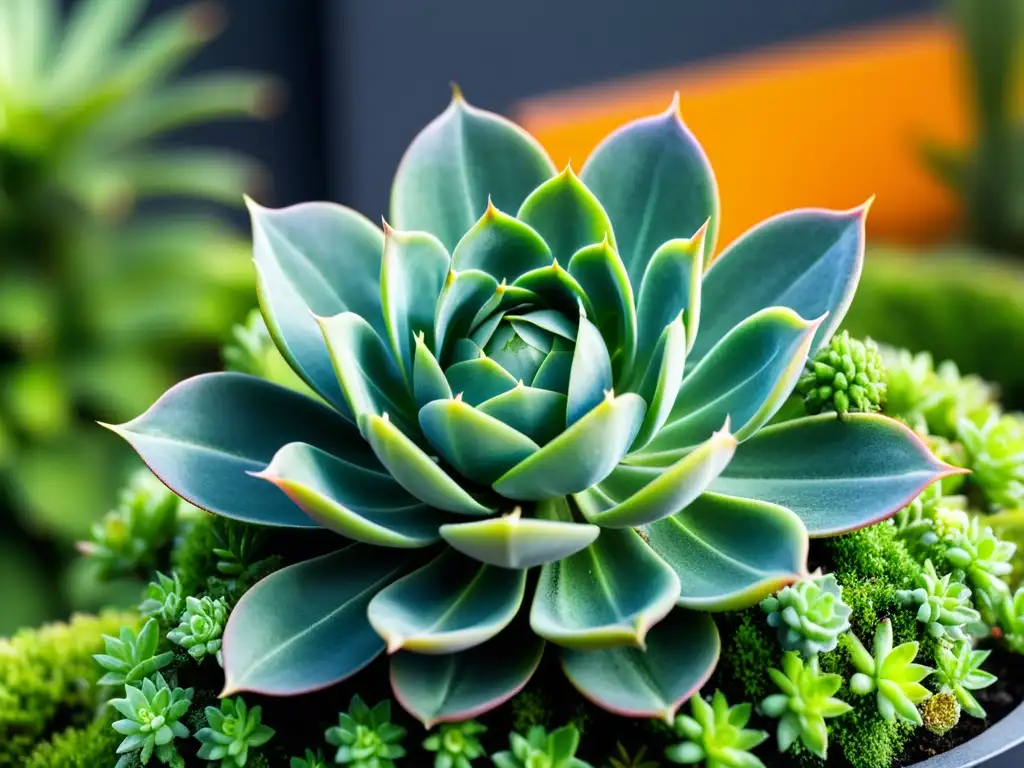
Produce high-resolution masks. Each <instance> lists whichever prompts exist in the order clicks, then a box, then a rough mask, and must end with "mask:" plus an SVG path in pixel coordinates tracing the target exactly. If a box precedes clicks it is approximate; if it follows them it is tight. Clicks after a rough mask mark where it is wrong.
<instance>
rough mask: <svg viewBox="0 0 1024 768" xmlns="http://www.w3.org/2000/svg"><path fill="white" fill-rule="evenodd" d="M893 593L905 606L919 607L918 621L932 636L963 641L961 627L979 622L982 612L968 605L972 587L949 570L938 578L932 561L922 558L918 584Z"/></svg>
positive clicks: (964, 635)
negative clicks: (957, 578)
mask: <svg viewBox="0 0 1024 768" xmlns="http://www.w3.org/2000/svg"><path fill="white" fill-rule="evenodd" d="M896 596H897V597H898V598H899V599H900V601H901V602H902V603H903V604H904V605H916V606H918V609H917V620H918V621H920V622H921V623H922V624H925V625H926V626H927V628H928V632H929V634H931V636H932V637H935V638H947V639H949V640H959V641H963V640H966V639H967V635H966V634H964V626H966V625H968V624H973V623H975V622H978V621H981V614H979V613H978V612H977V611H976V610H974V608H972V607H971V590H970V589H968V588H967V586H966V585H964V584H962V583H960V582H959V581H956V580H955V579H953V575H952V574H950V573H947V574H946V575H945V576H943V577H942V578H939V575H938V573H936V572H935V565H934V564H933V563H932V561H931V560H925V562H924V568H922V570H921V574H920V576H919V581H918V586H917V587H916V588H914V589H901V590H898V591H897V592H896Z"/></svg>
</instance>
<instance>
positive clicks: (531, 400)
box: [477, 386, 566, 445]
mask: <svg viewBox="0 0 1024 768" xmlns="http://www.w3.org/2000/svg"><path fill="white" fill-rule="evenodd" d="M565 406H566V397H565V395H563V394H560V393H558V392H551V391H549V390H546V389H535V388H533V387H525V386H517V387H516V388H515V389H512V390H509V391H508V392H505V393H503V394H500V395H498V396H496V397H492V398H491V399H490V400H485V401H484V402H482V403H480V405H478V406H477V408H478V410H480V411H481V412H482V413H486V414H487V415H488V416H493V417H494V418H496V419H498V421H501V422H503V423H505V424H508V425H509V426H510V427H512V428H513V429H515V430H517V431H519V432H522V433H523V434H524V435H526V436H527V437H529V438H530V439H531V440H533V441H534V442H535V443H537V444H538V445H544V444H545V443H548V442H550V441H551V440H553V439H554V438H556V437H558V436H559V435H560V434H562V432H563V431H564V425H565Z"/></svg>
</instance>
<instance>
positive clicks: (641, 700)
mask: <svg viewBox="0 0 1024 768" xmlns="http://www.w3.org/2000/svg"><path fill="white" fill-rule="evenodd" d="M720 648H721V642H720V640H719V638H718V630H717V629H716V628H715V622H714V621H712V620H711V617H710V616H708V615H707V614H703V613H691V612H690V611H685V610H682V609H680V608H677V609H676V610H674V611H672V612H671V613H670V614H669V615H668V616H667V617H665V618H664V619H662V621H660V622H659V623H658V624H656V625H655V626H654V628H653V629H651V631H650V632H649V633H648V634H647V647H646V649H644V650H640V649H638V648H613V649H609V650H604V651H573V650H568V649H565V650H563V651H562V668H563V669H564V670H565V674H566V676H567V677H568V678H569V682H571V683H572V684H573V685H574V686H576V689H577V690H578V691H579V692H580V693H582V694H583V696H585V697H586V698H587V699H589V700H590V701H592V702H593V703H594V704H596V705H597V706H599V707H601V708H602V709H606V710H608V711H609V712H614V713H615V714H618V715H622V716H624V717H631V718H638V719H639V718H658V719H661V720H664V721H665V722H666V723H671V722H672V720H673V718H674V717H675V714H676V711H677V710H678V709H679V707H680V706H682V705H683V703H685V702H686V700H687V699H689V698H690V696H693V695H694V694H696V693H697V692H698V691H699V690H700V689H701V687H702V686H703V685H704V683H706V682H707V681H708V678H710V677H711V673H712V672H714V670H715V665H716V664H717V663H718V653H719V649H720Z"/></svg>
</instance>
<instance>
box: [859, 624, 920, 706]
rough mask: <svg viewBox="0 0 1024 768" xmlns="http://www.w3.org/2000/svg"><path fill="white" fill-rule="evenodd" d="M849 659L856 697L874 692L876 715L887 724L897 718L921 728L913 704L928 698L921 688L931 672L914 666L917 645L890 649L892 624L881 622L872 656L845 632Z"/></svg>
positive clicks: (917, 665) (876, 630)
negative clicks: (852, 668)
mask: <svg viewBox="0 0 1024 768" xmlns="http://www.w3.org/2000/svg"><path fill="white" fill-rule="evenodd" d="M845 637H847V638H849V640H848V642H849V648H850V657H851V660H852V661H853V666H854V667H855V668H856V670H857V673H856V674H855V675H854V676H853V677H852V678H850V690H851V691H852V692H853V693H856V694H857V695H859V696H866V695H867V694H869V693H875V697H876V701H877V704H878V712H879V714H881V715H882V717H883V718H885V720H886V721H888V722H895V721H896V720H897V719H899V720H904V721H906V722H908V723H913V724H914V725H921V713H920V712H918V711H917V705H918V704H920V703H921V702H922V701H924V700H925V699H927V698H928V697H929V696H931V691H929V690H928V689H927V688H925V687H924V686H923V685H921V681H922V680H924V679H925V678H926V677H928V675H930V674H931V673H932V672H934V671H935V670H934V669H932V668H931V667H927V666H925V665H923V664H914V663H913V661H914V659H915V658H917V651H918V643H917V642H908V643H903V644H902V645H898V646H896V647H895V648H893V645H892V623H891V622H890V621H889V619H883V620H882V621H880V622H879V623H878V627H877V628H876V629H875V639H874V645H873V653H869V652H868V650H867V649H866V648H865V647H864V645H863V643H861V641H860V639H859V638H858V637H857V636H856V635H855V634H854V633H852V632H851V633H849V634H847V635H846V636H845Z"/></svg>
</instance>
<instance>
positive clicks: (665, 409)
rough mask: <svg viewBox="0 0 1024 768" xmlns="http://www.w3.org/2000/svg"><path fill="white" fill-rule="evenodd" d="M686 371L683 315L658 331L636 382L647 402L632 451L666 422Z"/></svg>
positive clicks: (638, 392) (652, 435) (657, 431)
mask: <svg viewBox="0 0 1024 768" xmlns="http://www.w3.org/2000/svg"><path fill="white" fill-rule="evenodd" d="M685 370H686V327H685V326H684V325H683V318H682V315H680V316H679V317H677V318H676V319H675V321H673V322H671V323H669V324H668V326H666V327H665V329H664V330H663V331H662V332H661V336H660V338H659V339H658V345H657V346H656V347H655V348H654V353H653V354H652V355H651V356H650V358H649V361H648V363H647V373H646V374H644V375H643V378H641V379H638V380H637V382H636V389H635V391H636V393H637V394H638V395H640V397H642V398H643V399H644V402H645V403H647V415H645V416H644V423H643V426H641V427H640V432H639V433H638V434H637V436H636V439H635V440H634V441H633V450H637V449H639V448H642V447H643V446H645V445H647V443H649V442H650V441H651V439H652V438H654V436H655V435H657V434H658V433H659V432H660V431H661V428H662V427H663V426H664V425H665V422H666V421H668V418H669V415H670V414H671V413H672V407H673V406H674V405H675V403H676V398H677V397H678V395H679V388H680V387H681V386H682V384H683V372H684V371H685Z"/></svg>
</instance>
